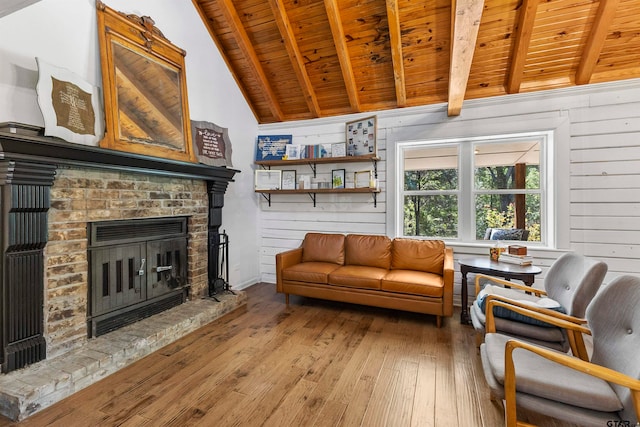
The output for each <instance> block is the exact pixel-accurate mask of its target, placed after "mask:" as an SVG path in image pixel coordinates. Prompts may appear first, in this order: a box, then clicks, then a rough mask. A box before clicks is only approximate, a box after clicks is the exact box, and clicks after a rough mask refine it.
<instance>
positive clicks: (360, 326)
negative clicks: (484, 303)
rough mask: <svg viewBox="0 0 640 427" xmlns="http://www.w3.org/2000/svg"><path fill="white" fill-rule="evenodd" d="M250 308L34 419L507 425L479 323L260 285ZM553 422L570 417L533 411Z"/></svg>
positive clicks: (39, 422) (69, 422)
mask: <svg viewBox="0 0 640 427" xmlns="http://www.w3.org/2000/svg"><path fill="white" fill-rule="evenodd" d="M247 293H248V301H249V302H248V305H247V308H246V309H239V310H236V311H235V312H233V313H230V314H228V315H226V316H224V317H222V318H220V319H218V320H217V321H215V322H212V323H211V324H209V325H207V326H205V327H203V328H201V329H199V330H197V331H196V332H194V333H192V334H190V335H188V336H186V337H184V338H182V339H180V340H179V341H177V342H175V343H173V344H171V345H168V346H167V347H164V348H163V349H161V350H159V351H157V352H156V353H153V354H152V355H150V356H148V357H146V358H144V359H142V360H141V361H139V362H136V363H134V364H133V365H131V366H129V367H127V368H125V369H123V370H121V371H119V372H118V373H116V374H114V375H111V376H109V377H107V378H106V379H104V380H102V381H100V382H98V383H96V384H94V385H92V386H90V387H88V388H86V389H84V390H82V391H80V392H78V393H76V394H75V395H73V396H71V397H69V398H67V399H65V400H63V401H61V402H59V403H57V404H55V405H53V406H51V407H50V408H48V409H45V410H43V411H41V412H39V413H36V414H35V415H33V416H31V417H30V418H28V419H27V420H25V421H23V422H21V423H17V424H12V423H10V422H7V421H5V422H0V425H3V426H4V425H24V426H64V427H72V426H223V427H224V426H263V425H264V426H278V427H280V426H367V427H368V426H425V427H427V426H436V427H441V426H465V427H473V426H500V425H503V424H504V417H503V412H502V408H501V406H500V405H499V404H496V403H494V402H491V401H490V400H489V392H488V389H487V387H486V385H485V383H484V377H483V375H482V366H481V363H480V357H479V354H478V350H477V348H476V345H475V338H474V330H473V328H472V327H471V326H465V325H460V321H459V313H458V312H457V313H456V315H455V316H454V317H453V318H448V319H445V320H444V322H443V327H442V328H440V329H438V328H436V326H435V318H434V317H433V316H425V315H419V314H415V313H405V312H400V311H394V310H385V309H378V308H372V307H363V306H357V305H349V304H342V303H335V302H329V301H320V300H315V299H310V298H302V297H295V296H292V297H291V302H290V305H289V306H288V307H287V306H286V305H285V303H284V296H283V295H280V294H276V292H275V285H272V284H265V283H261V284H257V285H254V286H252V287H250V288H249V289H247ZM521 419H523V420H526V421H529V422H534V423H538V424H539V425H542V426H559V425H562V424H561V423H559V422H555V421H553V420H551V419H548V418H545V417H542V416H537V415H533V414H524V416H521Z"/></svg>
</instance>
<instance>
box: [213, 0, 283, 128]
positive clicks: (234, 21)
mask: <svg viewBox="0 0 640 427" xmlns="http://www.w3.org/2000/svg"><path fill="white" fill-rule="evenodd" d="M218 5H219V6H220V10H221V11H222V14H223V15H224V17H225V20H226V21H227V22H228V24H229V27H230V28H231V29H232V31H233V33H234V34H235V35H236V37H237V40H236V43H237V44H238V46H239V47H240V50H242V53H243V55H244V56H245V58H246V60H247V62H248V63H249V65H250V66H251V69H252V70H253V73H254V74H255V75H256V77H257V79H258V81H259V82H260V84H261V85H262V88H263V93H264V95H265V96H266V97H267V99H268V100H269V110H270V111H271V114H273V116H274V118H275V119H276V121H280V122H281V121H283V120H284V114H283V113H282V110H281V109H280V105H279V103H278V99H277V97H276V94H275V93H274V91H273V88H272V87H271V84H270V83H269V79H268V78H267V75H266V73H265V72H264V69H263V68H262V65H260V60H259V59H258V54H257V53H256V51H255V50H254V49H253V47H252V44H251V40H250V39H249V35H248V34H247V32H246V31H245V29H244V26H243V24H242V21H240V17H239V16H238V12H237V10H236V8H235V7H234V6H233V3H232V2H231V0H220V1H219V2H218Z"/></svg>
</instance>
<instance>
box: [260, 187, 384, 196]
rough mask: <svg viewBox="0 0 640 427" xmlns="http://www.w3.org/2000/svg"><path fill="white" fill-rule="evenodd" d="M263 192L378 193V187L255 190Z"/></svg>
mask: <svg viewBox="0 0 640 427" xmlns="http://www.w3.org/2000/svg"><path fill="white" fill-rule="evenodd" d="M255 191H256V193H263V194H308V193H379V192H380V189H379V188H369V187H363V188H309V189H303V190H255Z"/></svg>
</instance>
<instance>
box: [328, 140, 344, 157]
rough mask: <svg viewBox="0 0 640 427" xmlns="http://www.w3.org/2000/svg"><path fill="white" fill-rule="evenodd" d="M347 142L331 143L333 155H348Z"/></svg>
mask: <svg viewBox="0 0 640 427" xmlns="http://www.w3.org/2000/svg"><path fill="white" fill-rule="evenodd" d="M346 155H347V144H345V143H344V142H336V143H335V144H331V157H346Z"/></svg>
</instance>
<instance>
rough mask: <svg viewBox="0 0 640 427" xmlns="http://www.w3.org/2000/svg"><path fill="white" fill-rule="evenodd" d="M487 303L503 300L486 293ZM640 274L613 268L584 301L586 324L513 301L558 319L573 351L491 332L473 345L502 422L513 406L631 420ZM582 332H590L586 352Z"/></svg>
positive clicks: (636, 413) (638, 396)
mask: <svg viewBox="0 0 640 427" xmlns="http://www.w3.org/2000/svg"><path fill="white" fill-rule="evenodd" d="M489 305H496V306H500V305H507V304H506V303H504V302H501V301H495V300H494V301H491V302H490V303H489ZM638 307H640V278H638V277H634V276H620V277H618V278H616V279H615V280H614V281H612V282H611V283H610V284H609V285H605V286H603V288H602V290H601V291H600V292H599V293H598V295H597V296H596V297H595V298H594V300H593V302H592V303H591V304H590V305H589V307H588V309H587V314H586V318H587V321H588V325H589V328H586V327H585V326H584V325H579V324H577V323H574V322H568V321H566V320H563V319H558V318H555V317H552V316H547V315H545V314H537V313H533V312H530V311H528V310H527V309H526V308H521V307H515V308H513V307H512V309H513V310H516V311H519V312H521V313H522V314H526V315H530V316H534V317H536V318H539V319H541V320H545V321H547V322H549V323H553V324H555V325H558V326H561V327H565V328H567V329H568V331H569V332H568V333H569V334H570V335H575V337H576V339H575V341H576V342H577V343H578V344H579V347H580V348H579V350H578V354H579V356H580V357H575V356H570V355H567V354H564V353H560V352H557V351H555V350H551V349H548V348H544V347H539V346H536V345H533V344H530V343H526V342H524V341H520V340H516V339H512V338H510V337H508V336H505V335H502V334H497V333H494V332H493V331H494V330H495V324H494V322H493V320H494V317H493V315H491V314H489V316H487V335H486V337H485V343H484V344H482V346H481V347H480V355H481V358H482V366H483V371H484V375H485V378H486V380H487V384H488V385H489V388H490V390H491V394H492V398H493V399H496V398H504V399H505V405H506V413H505V416H506V425H507V426H508V427H511V426H516V425H525V424H521V423H519V422H518V421H517V408H524V409H527V410H530V411H534V412H538V413H542V414H545V415H548V416H551V417H553V418H557V419H560V420H564V421H567V422H571V423H575V424H578V425H585V426H606V425H629V426H635V425H636V423H637V422H638V418H639V417H640V357H639V356H638V355H639V352H640V311H639V310H638ZM582 334H591V335H592V340H593V356H592V357H591V360H588V359H589V358H588V355H587V351H586V348H585V346H584V341H583V340H582Z"/></svg>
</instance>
